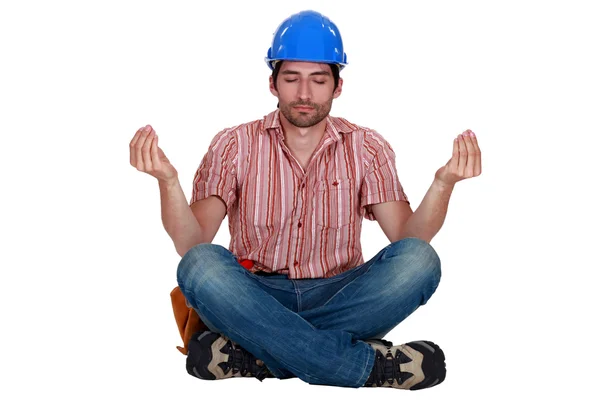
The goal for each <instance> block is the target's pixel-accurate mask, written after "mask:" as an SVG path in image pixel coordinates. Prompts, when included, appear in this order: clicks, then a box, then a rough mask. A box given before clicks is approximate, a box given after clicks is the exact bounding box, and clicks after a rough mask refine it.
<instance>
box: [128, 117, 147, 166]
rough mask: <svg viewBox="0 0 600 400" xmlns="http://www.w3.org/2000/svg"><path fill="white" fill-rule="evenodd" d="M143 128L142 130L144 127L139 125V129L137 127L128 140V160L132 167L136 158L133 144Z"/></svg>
mask: <svg viewBox="0 0 600 400" xmlns="http://www.w3.org/2000/svg"><path fill="white" fill-rule="evenodd" d="M143 130H144V127H141V128H140V129H138V130H137V132H136V133H135V135H133V139H131V142H129V162H130V163H131V165H133V166H134V167H135V166H136V159H137V157H136V151H135V144H136V143H137V141H138V140H139V138H140V136H141V135H142V131H143Z"/></svg>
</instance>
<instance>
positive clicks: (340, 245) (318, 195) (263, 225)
mask: <svg viewBox="0 0 600 400" xmlns="http://www.w3.org/2000/svg"><path fill="white" fill-rule="evenodd" d="M211 195H216V196H219V197H220V198H221V199H223V201H224V202H225V203H226V204H227V215H228V219H229V232H230V235H231V242H230V245H229V250H230V251H231V252H232V253H233V254H234V255H235V256H236V257H238V259H239V260H251V261H252V262H253V266H252V267H251V269H250V271H251V272H258V271H264V272H275V273H279V274H287V275H288V276H289V278H290V279H305V278H328V277H331V276H334V275H337V274H340V273H342V272H344V271H347V270H349V269H351V268H354V267H356V266H358V265H361V264H363V263H364V260H363V255H362V248H361V244H360V232H361V228H362V219H363V217H365V218H367V219H369V220H372V221H373V220H375V216H374V215H373V213H372V212H371V209H370V207H369V205H370V204H377V203H383V202H388V201H406V202H408V199H407V197H406V194H405V193H404V190H403V188H402V185H401V184H400V181H399V179H398V175H397V171H396V165H395V153H394V151H393V150H392V147H391V146H390V145H389V143H388V142H387V141H386V140H385V139H384V138H383V137H382V136H381V135H380V134H379V133H377V132H375V131H374V130H371V129H368V128H365V127H361V126H358V125H355V124H352V123H350V122H348V121H347V120H345V119H343V118H336V117H331V116H328V117H327V126H326V129H325V134H324V135H323V138H322V139H321V142H320V143H319V145H318V146H317V148H316V150H315V152H314V153H313V155H312V158H311V159H310V161H309V163H308V166H307V170H306V171H304V170H303V168H302V166H301V165H300V163H299V162H298V161H297V160H296V159H295V158H294V156H293V155H292V153H291V152H290V150H289V148H288V147H287V146H286V145H285V143H284V136H283V130H282V127H281V125H280V122H279V110H276V111H274V112H272V113H270V114H269V115H267V116H265V117H264V118H263V119H260V120H256V121H253V122H249V123H246V124H242V125H239V126H236V127H233V128H228V129H224V130H223V131H221V132H219V133H218V134H217V135H216V136H215V137H214V138H213V140H212V142H211V144H210V146H209V149H208V152H207V153H206V155H205V156H204V158H203V159H202V162H201V164H200V166H199V167H198V170H197V171H196V174H195V176H194V184H193V192H192V198H191V200H190V205H191V204H193V203H194V202H196V201H198V200H201V199H204V198H207V197H209V196H211Z"/></svg>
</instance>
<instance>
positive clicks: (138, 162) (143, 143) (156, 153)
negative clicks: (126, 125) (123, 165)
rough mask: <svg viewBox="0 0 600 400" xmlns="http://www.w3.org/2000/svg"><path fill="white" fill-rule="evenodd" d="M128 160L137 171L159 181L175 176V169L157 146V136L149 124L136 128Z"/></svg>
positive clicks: (168, 179)
mask: <svg viewBox="0 0 600 400" xmlns="http://www.w3.org/2000/svg"><path fill="white" fill-rule="evenodd" d="M129 161H130V163H131V165H132V166H134V167H135V168H136V169H137V170H138V171H142V172H145V173H147V174H149V175H151V176H153V177H155V178H156V179H158V180H159V181H170V180H172V179H175V178H177V170H176V169H175V167H173V165H171V163H170V162H169V159H168V158H167V156H165V153H163V151H162V150H161V148H160V147H158V136H157V135H156V132H155V131H154V129H153V128H152V127H151V126H150V125H146V126H144V127H142V128H140V129H138V131H137V132H136V133H135V136H134V137H133V139H131V142H130V143H129Z"/></svg>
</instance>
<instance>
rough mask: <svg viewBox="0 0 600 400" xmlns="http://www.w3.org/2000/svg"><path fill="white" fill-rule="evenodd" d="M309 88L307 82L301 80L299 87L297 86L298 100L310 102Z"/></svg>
mask: <svg viewBox="0 0 600 400" xmlns="http://www.w3.org/2000/svg"><path fill="white" fill-rule="evenodd" d="M310 97H311V93H310V86H309V82H308V81H307V80H301V81H300V85H298V98H299V99H300V100H303V101H305V100H310Z"/></svg>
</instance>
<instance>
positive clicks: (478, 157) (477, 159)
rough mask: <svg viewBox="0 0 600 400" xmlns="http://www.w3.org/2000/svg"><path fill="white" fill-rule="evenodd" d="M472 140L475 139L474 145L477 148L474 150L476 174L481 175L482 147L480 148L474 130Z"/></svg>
mask: <svg viewBox="0 0 600 400" xmlns="http://www.w3.org/2000/svg"><path fill="white" fill-rule="evenodd" d="M471 140H472V141H473V146H474V148H475V150H474V152H475V157H474V158H475V170H474V173H475V175H474V176H479V175H481V149H480V148H479V143H478V142H477V136H475V132H473V136H472V137H471Z"/></svg>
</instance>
